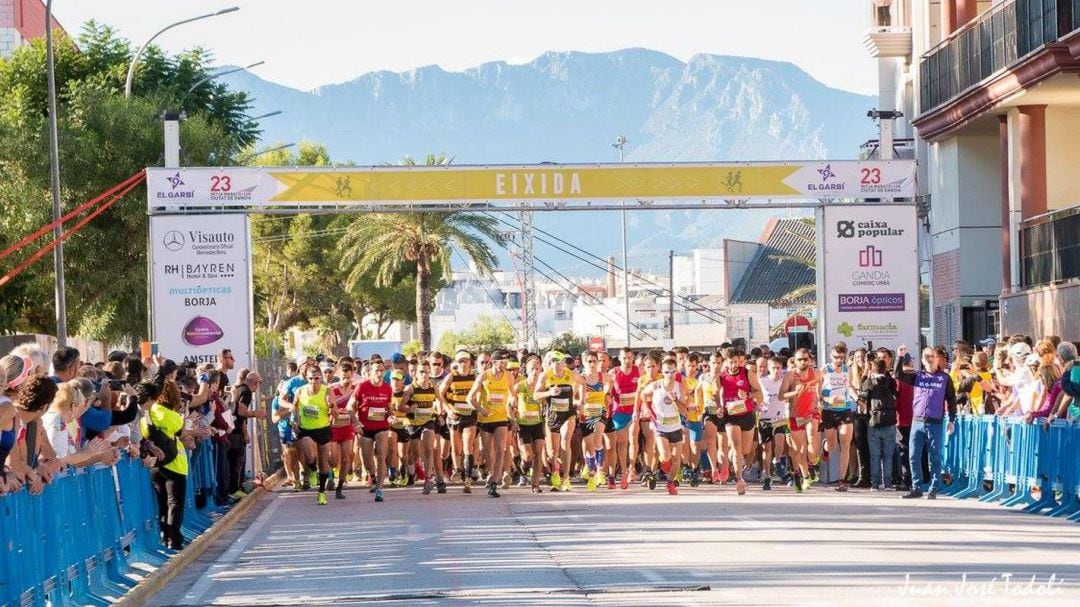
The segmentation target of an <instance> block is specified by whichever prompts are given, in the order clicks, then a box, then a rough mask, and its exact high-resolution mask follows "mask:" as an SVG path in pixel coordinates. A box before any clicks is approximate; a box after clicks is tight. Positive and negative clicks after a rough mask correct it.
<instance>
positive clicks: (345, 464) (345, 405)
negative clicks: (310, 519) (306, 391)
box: [330, 362, 357, 500]
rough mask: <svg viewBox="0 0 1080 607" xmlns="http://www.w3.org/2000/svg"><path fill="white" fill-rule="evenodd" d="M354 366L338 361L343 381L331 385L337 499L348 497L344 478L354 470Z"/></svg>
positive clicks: (331, 432)
mask: <svg viewBox="0 0 1080 607" xmlns="http://www.w3.org/2000/svg"><path fill="white" fill-rule="evenodd" d="M354 374H355V368H354V367H353V365H352V363H350V362H342V363H339V364H338V375H339V376H340V377H341V381H339V382H337V383H335V384H332V385H331V386H330V405H331V406H332V407H333V411H334V415H333V417H332V418H331V420H330V439H331V442H330V462H331V466H336V467H337V487H335V488H334V498H335V499H339V500H340V499H345V493H344V488H345V477H346V476H347V475H348V474H349V473H350V471H351V470H352V465H353V461H352V458H353V443H354V442H355V439H356V425H357V420H356V415H355V414H354V413H353V412H352V411H350V410H349V397H351V396H352V393H353V390H354V389H355V388H356V382H355V381H353V376H354Z"/></svg>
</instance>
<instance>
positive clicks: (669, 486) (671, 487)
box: [667, 481, 679, 495]
mask: <svg viewBox="0 0 1080 607" xmlns="http://www.w3.org/2000/svg"><path fill="white" fill-rule="evenodd" d="M667 492H668V495H678V494H679V490H678V489H677V488H676V487H675V481H668V484H667Z"/></svg>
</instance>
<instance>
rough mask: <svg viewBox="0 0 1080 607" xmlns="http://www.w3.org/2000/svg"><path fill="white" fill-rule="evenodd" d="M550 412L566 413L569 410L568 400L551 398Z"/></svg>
mask: <svg viewBox="0 0 1080 607" xmlns="http://www.w3.org/2000/svg"><path fill="white" fill-rule="evenodd" d="M551 410H552V411H555V412H557V413H566V412H567V411H569V410H570V399H568V398H553V399H551Z"/></svg>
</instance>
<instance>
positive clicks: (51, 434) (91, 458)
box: [41, 379, 109, 468]
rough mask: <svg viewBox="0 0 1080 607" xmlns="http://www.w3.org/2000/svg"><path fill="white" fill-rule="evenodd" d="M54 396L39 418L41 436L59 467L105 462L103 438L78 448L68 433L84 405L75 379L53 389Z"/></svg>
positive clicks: (105, 442)
mask: <svg viewBox="0 0 1080 607" xmlns="http://www.w3.org/2000/svg"><path fill="white" fill-rule="evenodd" d="M56 388H57V389H56V396H55V397H54V398H53V400H52V403H51V404H50V405H49V410H48V411H46V412H45V414H44V415H42V416H41V425H42V426H43V427H44V428H45V435H46V436H47V437H48V438H49V444H50V445H51V446H52V448H53V451H54V452H55V453H56V458H57V460H59V463H60V464H62V465H63V466H72V467H75V468H82V467H85V466H90V465H92V464H96V463H104V462H106V461H107V459H108V457H107V453H108V451H109V442H108V441H107V440H105V438H104V437H98V438H95V439H94V440H92V441H89V442H88V443H87V444H86V447H85V448H83V449H80V448H79V445H78V443H77V442H76V440H77V439H76V437H75V436H74V435H73V433H72V432H71V429H72V427H73V426H74V425H75V423H76V420H78V418H79V416H80V415H82V413H83V411H84V410H85V409H86V407H87V406H88V404H87V400H86V398H85V397H84V396H83V393H82V390H81V385H80V381H79V380H78V379H75V380H72V381H69V382H64V383H62V384H59V385H58V386H57V387H56Z"/></svg>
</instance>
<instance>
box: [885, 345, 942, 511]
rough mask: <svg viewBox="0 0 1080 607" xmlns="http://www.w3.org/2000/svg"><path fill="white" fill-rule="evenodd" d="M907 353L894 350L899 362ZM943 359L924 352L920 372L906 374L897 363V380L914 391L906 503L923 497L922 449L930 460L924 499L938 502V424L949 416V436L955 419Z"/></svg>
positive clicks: (903, 349) (938, 354) (902, 348)
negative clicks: (911, 387)
mask: <svg viewBox="0 0 1080 607" xmlns="http://www.w3.org/2000/svg"><path fill="white" fill-rule="evenodd" d="M906 353H907V346H906V345H902V344H901V346H900V347H899V348H898V349H897V354H899V355H900V357H901V358H902V357H903V356H904V354H906ZM945 360H946V355H945V351H944V349H942V348H940V347H939V348H924V349H923V355H922V362H923V370H922V371H913V372H912V371H905V370H904V366H903V363H901V362H899V360H898V361H897V364H896V369H895V374H896V379H897V380H899V381H901V382H903V383H906V384H910V385H911V386H913V387H914V388H915V390H914V400H913V403H912V414H913V419H912V423H911V441H910V444H909V445H908V448H909V450H910V454H909V459H910V464H911V491H908V492H907V493H905V494H904V495H903V496H902V497H904V498H906V499H912V498H919V497H922V496H923V490H922V485H923V481H924V479H923V478H922V474H921V472H922V470H921V466H920V465H919V464H920V459H921V457H922V452H923V449H924V448H925V449H926V451H927V454H928V455H929V460H930V478H929V483H928V485H927V493H926V497H927V499H935V498H937V492H938V486H939V484H940V482H941V479H940V476H941V449H942V435H941V424H942V422H943V421H944V418H945V416H946V415H948V417H949V420H948V432H949V433H950V434H952V431H953V420H954V419H955V418H956V392H955V391H954V390H953V383H952V380H951V379H950V378H949V375H948V374H947V373H945V372H944V371H943V370H942V369H943V367H944V365H945Z"/></svg>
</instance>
